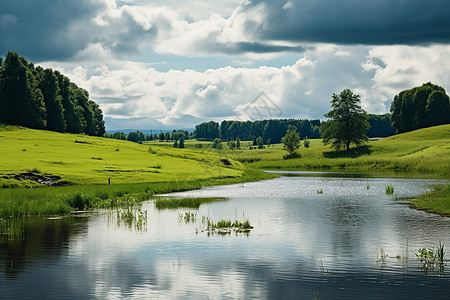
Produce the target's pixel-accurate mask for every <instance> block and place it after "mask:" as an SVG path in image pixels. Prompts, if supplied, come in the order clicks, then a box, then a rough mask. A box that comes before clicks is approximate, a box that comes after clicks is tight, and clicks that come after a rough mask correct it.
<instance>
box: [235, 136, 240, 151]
mask: <svg viewBox="0 0 450 300" xmlns="http://www.w3.org/2000/svg"><path fill="white" fill-rule="evenodd" d="M236 149H241V139H240V138H237V139H236Z"/></svg>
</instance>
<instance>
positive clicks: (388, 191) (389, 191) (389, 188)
mask: <svg viewBox="0 0 450 300" xmlns="http://www.w3.org/2000/svg"><path fill="white" fill-rule="evenodd" d="M392 194H394V186H393V185H392V184H388V185H386V195H392Z"/></svg>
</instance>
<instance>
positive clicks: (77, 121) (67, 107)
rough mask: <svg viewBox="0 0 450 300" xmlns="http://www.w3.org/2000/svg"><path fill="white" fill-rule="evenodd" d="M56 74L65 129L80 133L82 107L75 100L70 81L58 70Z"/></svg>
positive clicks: (81, 130) (82, 121)
mask: <svg viewBox="0 0 450 300" xmlns="http://www.w3.org/2000/svg"><path fill="white" fill-rule="evenodd" d="M56 76H57V77H58V82H59V88H60V95H61V97H62V105H63V107H64V120H65V121H66V126H67V131H68V132H71V133H81V132H83V129H84V128H83V123H84V117H83V114H82V111H81V110H82V108H80V107H79V106H78V103H77V100H76V98H75V97H74V95H73V92H72V88H71V84H70V83H71V82H70V80H69V78H67V77H66V76H64V75H62V74H61V73H59V72H56Z"/></svg>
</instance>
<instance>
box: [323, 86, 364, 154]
mask: <svg viewBox="0 0 450 300" xmlns="http://www.w3.org/2000/svg"><path fill="white" fill-rule="evenodd" d="M360 102H361V100H360V98H359V95H356V94H353V92H352V91H351V90H349V89H345V90H343V91H342V92H341V93H340V94H339V95H336V94H333V97H332V100H331V107H332V109H331V110H330V111H329V112H328V113H327V114H325V117H327V118H329V119H330V120H328V121H326V122H324V123H323V124H322V126H321V127H320V133H321V136H322V139H323V143H324V144H325V145H327V144H331V146H332V147H333V148H336V149H338V150H339V149H341V148H343V147H345V148H346V149H347V151H349V150H350V144H351V143H354V144H356V145H357V146H359V145H360V144H361V143H362V142H364V141H368V140H369V138H368V137H367V134H366V133H367V131H368V130H369V127H370V125H369V122H368V121H367V113H366V111H365V110H364V109H362V108H361V106H360Z"/></svg>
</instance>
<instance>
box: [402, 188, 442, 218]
mask: <svg viewBox="0 0 450 300" xmlns="http://www.w3.org/2000/svg"><path fill="white" fill-rule="evenodd" d="M410 205H411V207H413V208H416V209H421V210H425V211H428V212H433V213H437V214H441V215H447V216H450V184H442V185H436V186H434V187H433V189H432V190H431V191H430V192H427V193H425V194H423V195H420V196H418V197H417V198H416V199H414V200H412V201H411V203H410Z"/></svg>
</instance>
